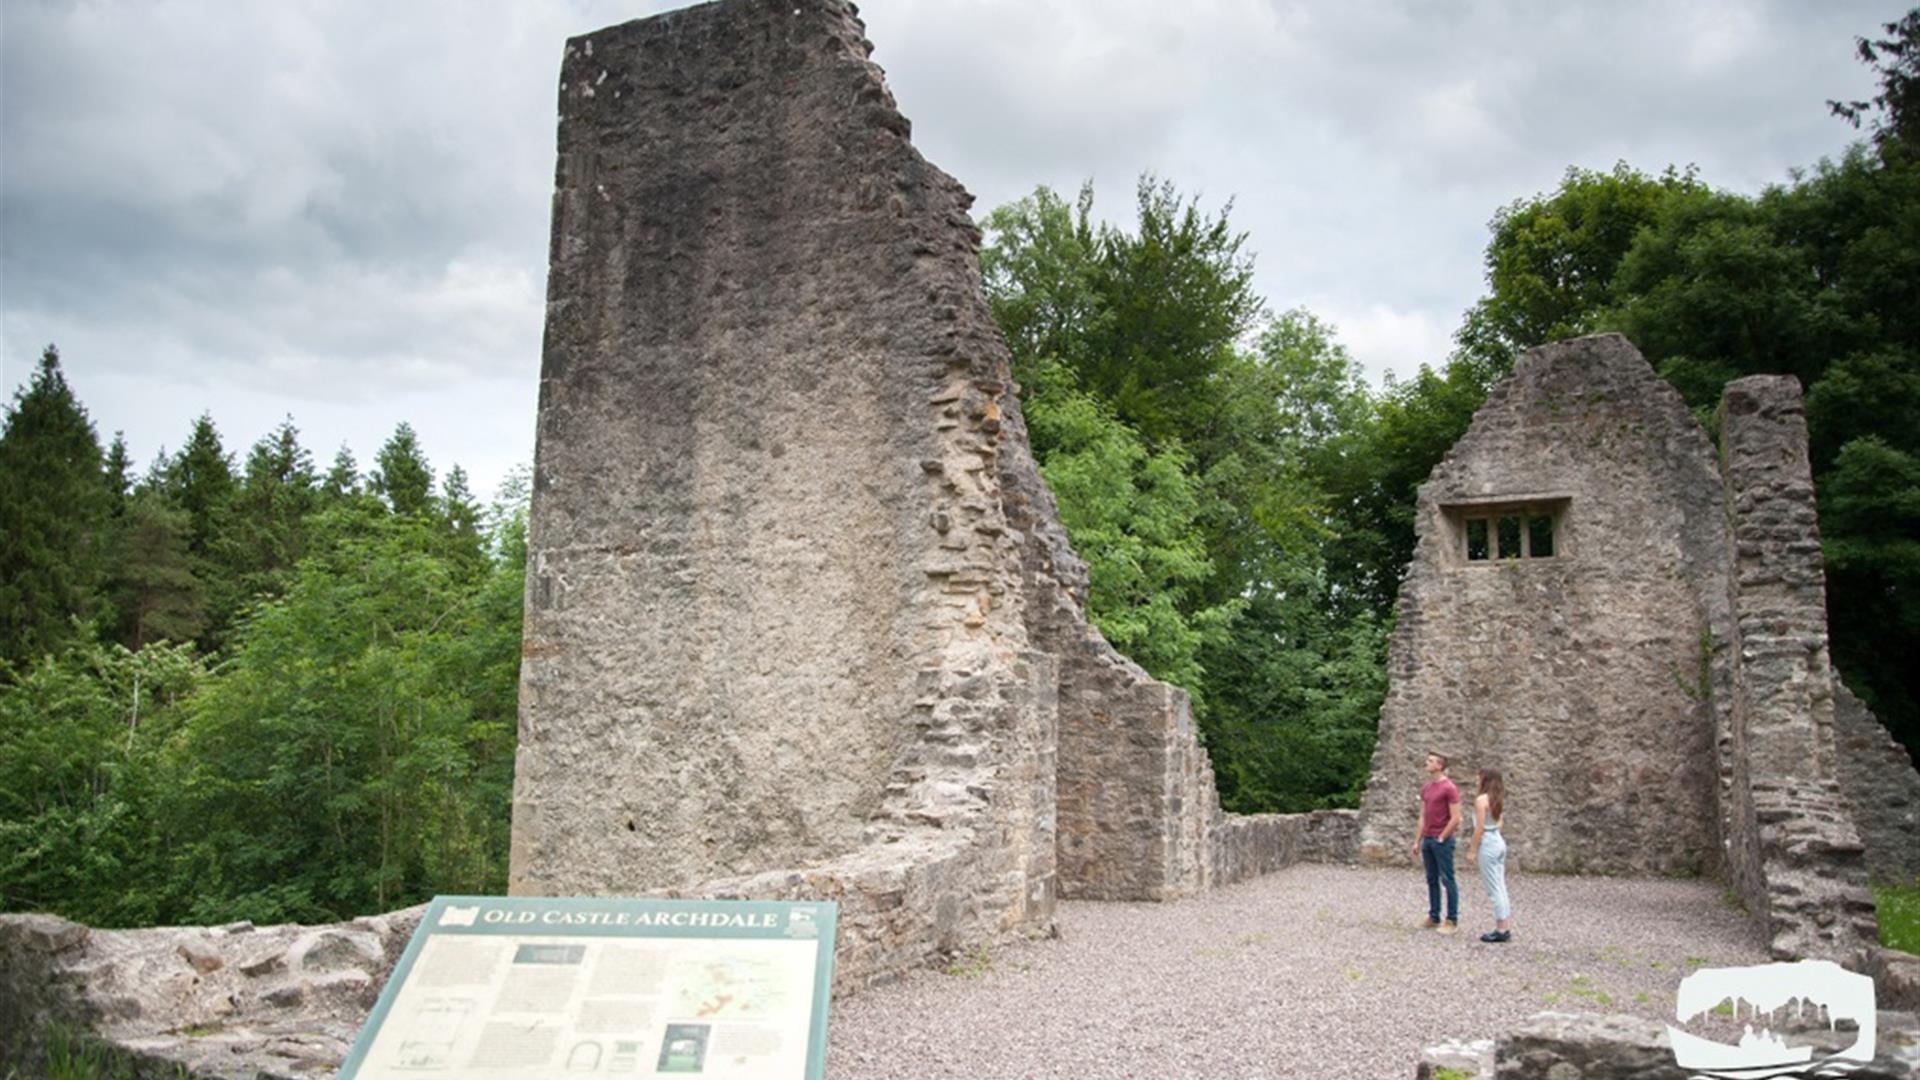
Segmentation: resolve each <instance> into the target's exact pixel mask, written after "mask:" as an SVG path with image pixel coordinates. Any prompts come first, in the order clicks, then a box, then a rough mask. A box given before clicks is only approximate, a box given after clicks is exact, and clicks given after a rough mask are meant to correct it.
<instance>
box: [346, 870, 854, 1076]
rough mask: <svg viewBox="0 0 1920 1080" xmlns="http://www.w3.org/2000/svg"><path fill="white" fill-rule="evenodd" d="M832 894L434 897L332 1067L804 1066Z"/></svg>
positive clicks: (439, 1070) (584, 1071) (744, 1069)
mask: <svg viewBox="0 0 1920 1080" xmlns="http://www.w3.org/2000/svg"><path fill="white" fill-rule="evenodd" d="M837 917H838V910H837V909H836V908H835V906H834V905H833V904H830V903H776V902H772V901H758V900H740V901H727V900H622V899H586V898H553V897H503V896H441V897H436V898H435V899H434V901H433V903H432V904H431V905H430V906H429V907H428V908H427V913H426V915H424V916H423V917H422V918H421V920H420V926H419V929H417V930H415V931H414V933H413V940H412V941H411V942H409V943H408V945H407V951H406V952H405V953H404V954H403V955H402V956H401V957H400V962H399V963H398V964H396V965H394V969H393V977H392V978H390V979H388V980H387V987H386V989H385V990H384V991H382V992H381V994H380V1000H379V1002H378V1003H377V1004H375V1005H374V1007H373V1014H372V1015H371V1016H369V1017H368V1018H367V1023H366V1026H365V1027H363V1028H361V1029H360V1038H359V1039H358V1040H357V1041H356V1042H355V1043H354V1045H353V1051H352V1053H350V1054H348V1055H347V1060H346V1063H345V1064H344V1065H343V1066H342V1067H341V1070H340V1075H341V1076H342V1077H357V1078H360V1080H376V1078H398V1077H405V1078H410V1080H421V1078H423V1077H432V1076H436V1075H437V1076H446V1077H453V1076H469V1075H481V1076H488V1077H498V1078H501V1080H507V1078H518V1077H529V1078H530V1077H548V1076H564V1077H574V1076H578V1077H582V1078H585V1077H589V1076H595V1075H606V1076H660V1075H694V1076H706V1077H718V1078H742V1080H744V1078H748V1077H751V1078H754V1080H763V1078H764V1080H777V1078H782V1077H791V1078H793V1080H802V1078H805V1080H818V1078H820V1077H822V1076H824V1075H825V1068H826V1052H827V1000H828V997H829V995H830V990H831V987H832V985H833V935H834V926H835V920H836V918H837Z"/></svg>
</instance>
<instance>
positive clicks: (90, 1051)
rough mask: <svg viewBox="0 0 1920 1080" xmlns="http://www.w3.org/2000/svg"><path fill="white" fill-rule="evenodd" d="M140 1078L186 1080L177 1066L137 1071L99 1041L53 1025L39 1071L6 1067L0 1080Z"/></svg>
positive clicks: (49, 1029) (123, 1058)
mask: <svg viewBox="0 0 1920 1080" xmlns="http://www.w3.org/2000/svg"><path fill="white" fill-rule="evenodd" d="M143 1075H144V1076H156V1077H166V1078H169V1080H171V1078H185V1077H186V1076H187V1071H186V1070H185V1069H183V1068H179V1067H177V1066H176V1067H175V1068H173V1069H170V1070H165V1071H162V1072H154V1071H152V1068H151V1067H149V1068H148V1071H147V1072H145V1073H141V1072H138V1071H136V1070H135V1069H134V1066H133V1063H132V1062H131V1061H129V1060H127V1059H126V1058H125V1057H123V1056H122V1055H120V1054H118V1053H115V1052H114V1051H113V1050H112V1049H110V1048H108V1047H107V1046H104V1045H102V1044H101V1043H100V1042H99V1041H98V1040H96V1039H93V1038H91V1037H89V1036H86V1035H84V1034H80V1033H76V1032H74V1031H72V1030H69V1029H68V1028H66V1027H65V1026H63V1025H55V1026H53V1027H50V1028H48V1029H47V1042H46V1059H45V1060H44V1061H42V1062H40V1063H39V1071H36V1072H33V1073H31V1074H29V1073H23V1072H21V1071H20V1070H19V1069H18V1068H9V1069H8V1070H7V1071H6V1072H5V1073H4V1074H0V1080H29V1077H41V1078H45V1080H138V1077H140V1076H143Z"/></svg>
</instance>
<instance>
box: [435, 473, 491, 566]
mask: <svg viewBox="0 0 1920 1080" xmlns="http://www.w3.org/2000/svg"><path fill="white" fill-rule="evenodd" d="M440 518H441V520H442V521H443V522H444V523H445V524H446V529H447V534H448V536H449V538H450V539H451V540H452V544H453V553H454V555H455V556H456V557H457V558H459V559H460V560H461V561H462V562H464V563H467V564H469V565H475V566H477V565H479V564H480V563H481V561H482V560H484V559H485V557H486V537H485V536H484V535H483V533H482V531H481V528H480V518H481V510H480V504H479V503H477V502H475V501H474V498H473V491H472V489H470V488H469V487H468V486H467V470H465V469H463V468H461V467H460V466H458V465H455V466H454V467H453V468H452V469H449V470H448V471H447V479H446V481H445V482H444V483H443V484H442V485H441V488H440Z"/></svg>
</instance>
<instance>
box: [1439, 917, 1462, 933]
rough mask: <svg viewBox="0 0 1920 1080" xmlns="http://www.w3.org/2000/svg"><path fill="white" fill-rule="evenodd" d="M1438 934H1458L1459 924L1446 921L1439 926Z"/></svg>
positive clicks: (1449, 920) (1450, 920)
mask: <svg viewBox="0 0 1920 1080" xmlns="http://www.w3.org/2000/svg"><path fill="white" fill-rule="evenodd" d="M1440 932H1441V933H1443V934H1457V933H1459V932H1460V924H1459V923H1457V922H1454V921H1453V920H1452V919H1448V920H1447V921H1446V922H1443V923H1441V924H1440Z"/></svg>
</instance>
